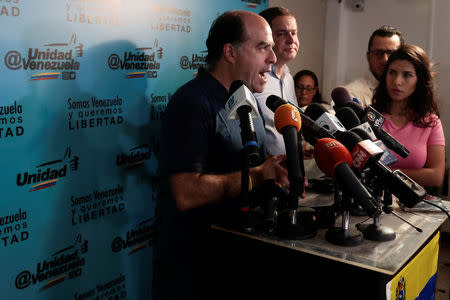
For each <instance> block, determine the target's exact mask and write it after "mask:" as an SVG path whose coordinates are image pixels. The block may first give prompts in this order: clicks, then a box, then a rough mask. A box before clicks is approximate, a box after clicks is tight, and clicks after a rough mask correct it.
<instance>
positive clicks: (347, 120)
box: [336, 107, 361, 130]
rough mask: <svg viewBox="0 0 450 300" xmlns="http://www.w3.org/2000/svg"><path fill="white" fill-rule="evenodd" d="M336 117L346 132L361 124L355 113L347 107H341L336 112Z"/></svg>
mask: <svg viewBox="0 0 450 300" xmlns="http://www.w3.org/2000/svg"><path fill="white" fill-rule="evenodd" d="M336 117H337V118H338V119H339V121H341V123H342V125H344V127H345V128H346V129H347V130H350V129H352V128H353V127H356V126H358V125H359V124H361V121H360V119H359V117H358V116H357V115H356V113H355V111H354V110H353V109H351V108H349V107H341V108H339V109H337V110H336Z"/></svg>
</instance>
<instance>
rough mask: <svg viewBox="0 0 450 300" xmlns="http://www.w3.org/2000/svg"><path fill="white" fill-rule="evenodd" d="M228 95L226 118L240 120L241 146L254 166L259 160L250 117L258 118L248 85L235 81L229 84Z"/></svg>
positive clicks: (254, 100)
mask: <svg viewBox="0 0 450 300" xmlns="http://www.w3.org/2000/svg"><path fill="white" fill-rule="evenodd" d="M229 94H230V97H229V98H228V100H227V102H226V103H225V112H226V114H227V118H228V119H233V120H240V127H241V138H242V145H243V146H244V150H245V151H246V153H247V155H248V159H249V163H250V164H251V165H254V164H256V163H257V162H258V160H259V151H258V141H257V139H256V133H255V129H254V126H253V122H252V117H254V118H256V117H258V116H259V113H258V106H257V104H256V99H255V97H254V96H253V94H252V92H251V91H250V88H249V86H248V84H247V83H246V82H245V81H242V80H236V81H234V82H233V83H232V84H231V86H230V90H229Z"/></svg>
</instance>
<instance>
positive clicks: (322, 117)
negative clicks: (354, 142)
mask: <svg viewBox="0 0 450 300" xmlns="http://www.w3.org/2000/svg"><path fill="white" fill-rule="evenodd" d="M305 114H306V115H308V116H309V117H310V118H311V119H313V120H315V121H316V122H317V123H319V125H321V126H323V127H324V128H326V129H328V130H329V131H330V132H331V134H333V135H335V134H339V132H342V131H345V130H346V129H345V127H344V125H342V123H341V122H340V121H339V120H338V118H336V117H335V116H333V115H332V114H330V113H329V112H328V111H327V110H326V109H325V107H323V106H322V105H320V104H318V103H311V104H310V105H308V107H307V108H306V109H305Z"/></svg>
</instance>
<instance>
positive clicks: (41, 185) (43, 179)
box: [16, 148, 79, 192]
mask: <svg viewBox="0 0 450 300" xmlns="http://www.w3.org/2000/svg"><path fill="white" fill-rule="evenodd" d="M78 160H79V158H78V156H76V155H74V156H73V158H72V151H71V150H70V148H67V149H66V153H65V154H64V158H63V159H57V160H53V161H49V162H46V163H43V164H40V165H38V166H36V168H37V171H29V172H28V171H27V172H24V173H19V174H17V180H16V184H17V186H25V185H30V184H33V185H32V186H31V188H30V190H29V192H34V191H37V190H41V189H45V188H49V187H52V186H54V185H56V183H57V182H58V180H59V179H61V178H64V177H66V176H67V170H72V171H77V170H78ZM67 166H69V167H67Z"/></svg>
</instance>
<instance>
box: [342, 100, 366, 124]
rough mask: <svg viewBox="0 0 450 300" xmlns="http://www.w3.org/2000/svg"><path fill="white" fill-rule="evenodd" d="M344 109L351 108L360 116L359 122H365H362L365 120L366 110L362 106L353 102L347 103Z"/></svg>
mask: <svg viewBox="0 0 450 300" xmlns="http://www.w3.org/2000/svg"><path fill="white" fill-rule="evenodd" d="M344 107H349V108H351V109H352V110H353V111H354V112H355V113H356V115H357V116H358V118H359V120H360V121H361V122H363V121H362V120H363V119H364V108H363V107H362V106H361V105H359V104H358V103H356V102H353V101H352V102H347V103H345V104H344Z"/></svg>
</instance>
